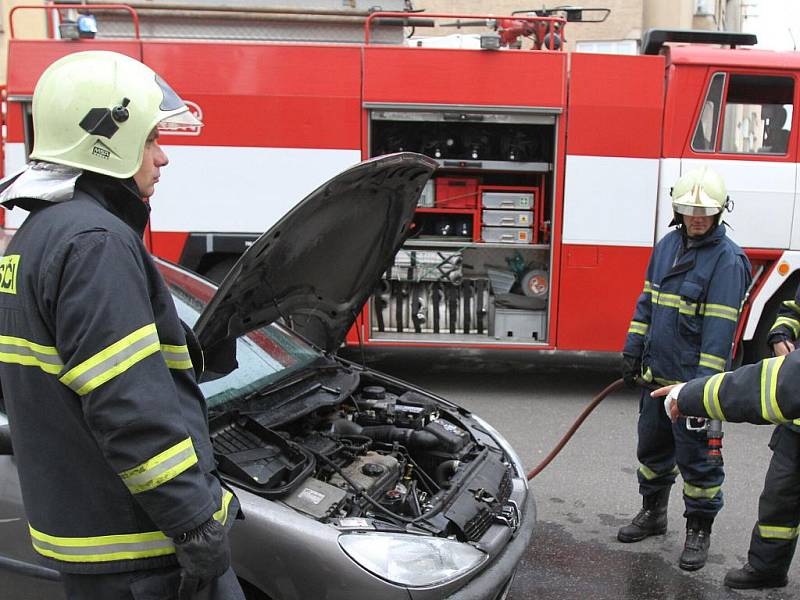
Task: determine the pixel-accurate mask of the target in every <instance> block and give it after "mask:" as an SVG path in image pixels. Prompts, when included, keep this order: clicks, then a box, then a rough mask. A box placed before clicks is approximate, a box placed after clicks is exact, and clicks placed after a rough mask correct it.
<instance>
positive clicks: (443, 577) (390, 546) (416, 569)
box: [339, 533, 487, 587]
mask: <svg viewBox="0 0 800 600" xmlns="http://www.w3.org/2000/svg"><path fill="white" fill-rule="evenodd" d="M339 545H340V546H341V547H342V549H343V550H344V551H345V552H346V553H347V555H348V556H350V558H352V559H353V560H354V561H355V562H357V563H358V564H359V565H361V566H362V567H364V568H365V569H366V570H367V571H370V572H371V573H374V574H375V575H377V576H378V577H382V578H383V579H386V580H388V581H390V582H392V583H396V584H399V585H408V586H412V587H420V586H429V585H434V584H437V583H444V582H445V581H449V580H451V579H455V578H456V577H459V576H460V575H463V574H464V573H466V572H467V571H470V570H471V569H474V568H475V567H477V566H478V565H479V564H481V563H482V562H483V561H484V560H486V558H487V555H486V554H485V553H484V552H481V551H480V550H478V549H477V548H474V547H473V546H470V545H469V544H463V543H461V542H455V541H453V540H448V539H442V538H436V537H427V536H420V535H412V534H394V533H353V534H344V535H341V536H339Z"/></svg>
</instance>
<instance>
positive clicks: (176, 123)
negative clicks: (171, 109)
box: [157, 105, 203, 133]
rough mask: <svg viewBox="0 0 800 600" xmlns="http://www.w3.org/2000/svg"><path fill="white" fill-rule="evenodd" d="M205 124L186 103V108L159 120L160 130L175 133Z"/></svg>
mask: <svg viewBox="0 0 800 600" xmlns="http://www.w3.org/2000/svg"><path fill="white" fill-rule="evenodd" d="M202 126H203V122H202V121H201V120H200V119H198V118H197V117H195V116H194V115H193V114H192V113H191V111H190V110H189V108H188V107H187V106H185V105H184V110H182V111H181V112H177V113H174V114H171V115H169V116H167V117H165V118H163V119H161V120H160V121H159V122H158V125H157V127H158V130H159V131H163V132H164V133H174V132H178V131H187V130H192V129H198V128H199V127H202Z"/></svg>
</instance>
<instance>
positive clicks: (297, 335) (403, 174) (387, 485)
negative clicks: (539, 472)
mask: <svg viewBox="0 0 800 600" xmlns="http://www.w3.org/2000/svg"><path fill="white" fill-rule="evenodd" d="M434 168H435V164H434V163H433V162H432V161H431V160H430V159H427V158H425V157H422V156H420V155H415V154H408V153H405V154H397V155H390V156H386V157H380V158H377V159H373V160H370V161H366V162H364V163H361V164H359V165H356V166H355V167H353V168H351V169H348V170H347V171H345V172H343V173H341V174H340V175H338V176H337V177H335V178H334V179H332V180H331V181H329V182H328V183H326V184H325V185H323V186H322V187H320V188H319V189H317V190H316V191H315V192H314V193H312V194H311V195H310V196H308V197H307V198H306V199H305V200H303V201H302V202H301V203H300V204H298V205H297V206H296V207H295V208H294V209H293V210H292V211H291V212H290V213H288V214H287V215H286V216H285V217H284V218H283V219H282V220H281V221H280V222H279V223H278V224H277V225H276V226H274V227H273V228H272V229H270V230H269V231H268V232H267V233H265V234H264V235H263V236H261V237H260V238H259V239H258V240H257V241H256V242H255V243H254V244H253V246H252V247H251V248H250V249H249V250H248V251H247V252H246V253H245V254H244V256H242V258H241V259H240V260H239V262H238V263H237V264H236V266H235V267H234V268H233V270H232V271H231V272H230V273H229V275H228V276H227V277H226V278H225V280H224V281H223V282H222V284H221V285H220V287H219V289H217V288H215V286H214V285H213V284H211V283H209V282H208V281H206V280H204V279H202V278H200V277H198V276H196V275H194V274H192V273H189V272H187V271H185V270H183V269H180V268H178V267H176V266H174V265H171V264H168V263H165V262H161V261H159V262H158V264H159V267H160V269H161V272H162V274H163V276H164V279H165V280H166V282H167V284H168V286H169V287H170V289H171V290H172V292H173V296H174V299H175V304H176V306H177V308H178V313H179V315H180V317H181V318H182V319H183V321H184V322H186V323H188V324H189V325H190V326H192V328H193V330H194V332H195V333H196V335H197V339H198V342H199V347H202V349H203V355H204V359H205V361H204V364H205V368H204V371H203V374H202V377H201V382H202V383H201V388H202V390H203V393H204V394H205V397H206V401H207V404H208V413H209V428H210V431H211V438H212V443H213V446H214V450H215V453H216V457H217V462H218V468H219V472H220V473H221V475H222V476H223V477H224V478H225V479H226V480H227V481H228V482H230V484H231V485H232V487H233V488H234V489H235V491H236V494H237V495H238V497H239V499H240V501H241V504H242V511H243V514H244V516H245V520H244V521H241V522H239V523H237V524H236V525H235V526H234V528H233V531H232V537H231V543H232V548H233V563H234V567H235V570H236V573H237V574H238V576H239V577H240V579H241V580H242V583H243V586H244V588H245V590H246V593H247V597H248V598H249V599H250V600H264V599H272V600H313V599H322V598H324V599H328V600H334V599H342V600H345V599H347V600H352V599H354V598H362V599H364V600H429V599H442V598H452V599H464V600H466V599H487V600H494V599H499V598H504V597H505V595H506V594H507V592H508V588H509V586H510V584H511V580H512V578H513V576H514V572H515V569H516V567H517V563H518V562H519V560H520V558H521V557H522V555H523V552H524V551H525V549H526V547H527V546H528V543H529V541H530V539H531V534H532V531H533V527H534V523H535V520H536V509H535V504H534V500H533V495H532V493H530V491H529V490H528V486H527V482H526V480H525V472H524V470H523V467H522V465H521V463H520V461H519V459H518V458H517V456H516V454H515V453H514V451H513V450H512V448H511V447H510V446H509V444H508V443H507V442H506V441H505V440H504V439H503V437H502V436H501V435H500V434H499V433H497V431H495V430H494V429H493V428H492V427H491V426H490V425H488V424H487V423H486V422H485V421H483V420H482V419H480V418H479V417H478V416H477V415H474V414H472V413H470V412H469V411H467V410H465V409H463V408H461V407H459V406H457V405H456V404H453V403H452V402H450V401H448V400H445V399H443V398H440V397H437V396H434V395H433V394H430V393H429V392H426V391H424V390H422V389H419V388H417V387H415V386H413V385H411V384H409V383H406V382H403V381H400V380H398V379H395V378H393V377H390V376H388V375H385V374H382V373H379V372H376V371H372V370H370V369H368V368H365V367H363V366H360V365H358V364H355V363H352V362H348V361H346V360H343V359H341V358H337V357H336V356H335V355H334V352H335V351H336V350H337V349H338V348H339V347H340V346H341V344H342V342H343V340H344V337H345V335H346V332H347V331H348V330H349V329H350V327H351V326H352V324H353V322H354V321H355V318H356V315H357V314H358V312H359V310H360V309H361V306H362V305H363V303H364V302H365V300H366V299H367V298H368V296H369V294H370V293H371V292H372V290H373V288H374V287H375V285H376V283H377V282H378V280H379V279H380V276H381V274H382V273H383V272H384V271H385V270H386V269H387V267H388V265H389V264H390V262H391V259H392V257H393V256H394V254H395V253H396V251H397V250H398V249H399V248H400V246H401V245H402V243H403V241H404V240H405V239H406V237H407V236H408V234H409V224H410V222H411V220H412V217H413V214H414V207H415V204H416V200H417V198H418V196H419V194H420V191H421V189H422V186H423V185H424V183H425V182H426V181H427V179H428V178H429V177H430V176H431V174H432V172H433V169H434ZM198 362H199V361H198ZM1 407H2V405H1V404H0V408H1ZM0 424H2V427H0V453H1V454H2V455H1V456H0V586H1V589H3V590H4V597H5V596H6V595H7V593H8V592H10V591H11V590H13V592H11V595H10V596H8V597H13V598H15V599H16V600H24V599H26V598H37V599H38V598H60V597H63V596H62V593H61V591H60V586H59V585H58V584H57V583H56V581H57V579H58V574H57V573H55V572H54V571H51V570H49V569H46V568H44V567H41V566H39V565H38V564H37V561H36V558H35V556H34V553H33V551H32V549H31V545H30V541H29V538H28V531H27V523H26V521H25V516H24V510H23V506H22V499H21V495H20V490H19V482H18V479H17V473H16V466H15V462H14V457H13V451H12V449H11V444H10V439H9V436H8V425H9V424H8V422H7V419H6V418H5V415H3V414H2V413H0ZM10 426H11V427H13V423H11V424H10ZM65 518H68V515H65Z"/></svg>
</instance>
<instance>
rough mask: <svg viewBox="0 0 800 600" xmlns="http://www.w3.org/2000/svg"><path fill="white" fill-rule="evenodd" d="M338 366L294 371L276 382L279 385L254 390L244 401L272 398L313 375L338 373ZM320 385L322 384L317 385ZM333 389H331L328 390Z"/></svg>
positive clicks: (317, 366) (310, 366)
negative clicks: (328, 372) (325, 372)
mask: <svg viewBox="0 0 800 600" xmlns="http://www.w3.org/2000/svg"><path fill="white" fill-rule="evenodd" d="M339 368H340V367H339V365H337V364H327V365H316V366H315V365H309V366H307V367H304V368H303V369H301V370H299V371H296V372H295V373H291V374H290V375H287V376H286V378H285V380H280V379H279V380H278V381H279V382H280V383H279V384H278V385H275V384H270V385H268V386H267V387H265V388H262V389H260V390H256V391H255V392H251V393H250V394H248V395H247V396H245V397H244V401H245V402H248V401H250V400H254V399H256V398H266V397H267V396H272V395H273V394H275V393H277V392H282V391H283V390H285V389H288V388H290V387H294V386H295V385H297V384H298V383H302V382H303V381H307V380H308V379H311V377H313V376H314V375H316V374H317V373H320V372H324V371H338V370H339ZM318 385H322V384H318ZM329 389H333V388H329Z"/></svg>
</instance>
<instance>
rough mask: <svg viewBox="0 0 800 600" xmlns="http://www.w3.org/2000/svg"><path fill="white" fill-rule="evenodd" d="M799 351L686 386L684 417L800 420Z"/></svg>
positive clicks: (739, 420) (757, 421)
mask: <svg viewBox="0 0 800 600" xmlns="http://www.w3.org/2000/svg"><path fill="white" fill-rule="evenodd" d="M798 388H800V352H798V351H796V350H795V351H794V352H790V353H789V354H787V355H786V356H778V357H775V358H768V359H766V360H762V361H761V362H758V363H755V364H752V365H746V366H744V367H741V368H739V369H736V370H735V371H733V372H729V373H718V374H716V375H713V376H711V377H702V378H700V379H695V380H693V381H690V382H689V383H687V384H686V385H685V386H684V388H683V389H682V390H681V392H680V395H679V396H678V408H679V409H680V411H681V413H683V414H684V415H692V416H700V417H711V418H714V419H719V420H721V421H731V422H735V423H742V422H746V423H755V424H757V425H764V424H768V423H788V422H790V421H792V420H793V419H798V418H800V395H798V393H797V390H798Z"/></svg>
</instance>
